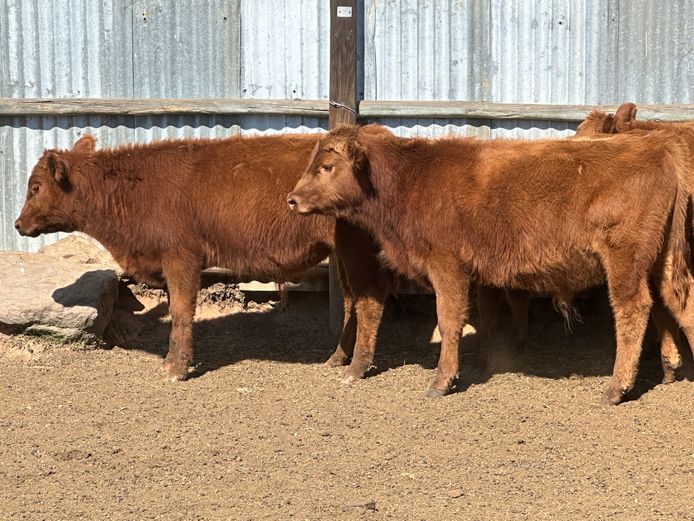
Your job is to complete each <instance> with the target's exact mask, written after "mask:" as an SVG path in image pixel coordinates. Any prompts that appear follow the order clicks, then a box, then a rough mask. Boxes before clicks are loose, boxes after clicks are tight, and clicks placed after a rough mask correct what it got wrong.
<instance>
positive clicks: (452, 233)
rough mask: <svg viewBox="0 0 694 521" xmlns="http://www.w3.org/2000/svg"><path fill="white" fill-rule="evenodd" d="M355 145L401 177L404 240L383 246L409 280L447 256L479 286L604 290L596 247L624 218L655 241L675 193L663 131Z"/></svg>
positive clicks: (671, 151)
mask: <svg viewBox="0 0 694 521" xmlns="http://www.w3.org/2000/svg"><path fill="white" fill-rule="evenodd" d="M362 137H363V141H364V142H365V144H366V146H367V150H369V149H370V150H371V154H372V155H373V153H374V152H375V151H376V150H379V152H378V154H379V161H385V163H384V164H389V163H392V164H389V166H388V168H384V169H383V170H384V171H385V170H388V169H389V168H392V169H395V170H399V172H400V174H399V176H398V178H399V184H398V187H397V190H393V194H392V195H393V196H394V200H393V201H391V204H390V205H389V207H395V205H396V202H397V203H398V205H400V204H401V205H402V207H403V208H404V209H407V211H406V212H404V213H403V215H402V216H400V217H398V221H400V222H401V223H402V226H401V232H400V237H399V238H398V241H399V240H400V239H402V240H403V242H402V246H400V245H399V244H398V241H396V240H393V241H387V239H386V241H383V242H387V243H385V244H384V251H385V253H386V254H387V255H388V257H389V258H390V259H392V264H394V266H395V267H396V268H398V269H399V270H400V271H403V272H406V273H410V274H413V273H417V272H418V271H421V270H422V269H423V268H424V266H425V265H426V263H427V262H431V260H430V259H431V253H430V252H433V251H434V250H438V249H440V248H445V249H446V250H448V251H449V253H445V252H438V253H436V255H451V256H457V257H460V258H462V260H464V261H465V264H466V265H467V266H468V267H469V269H471V270H472V272H473V273H475V274H476V275H477V276H478V278H479V279H480V280H482V281H484V282H486V283H489V284H492V285H495V286H499V287H516V288H522V289H529V290H534V291H547V292H552V293H556V292H561V291H563V290H564V289H566V288H571V289H582V287H590V286H592V285H595V284H598V283H600V282H601V279H602V277H603V274H602V273H601V270H600V264H601V263H600V259H599V257H598V253H597V252H598V250H599V249H600V244H599V242H600V241H605V240H609V237H611V236H614V237H615V238H618V237H620V233H622V229H623V228H625V227H628V226H630V225H631V224H632V222H631V221H630V219H633V220H637V221H638V222H639V223H641V224H643V225H644V226H647V227H649V228H650V229H649V230H643V237H644V239H643V240H651V241H655V243H660V241H661V240H662V237H661V233H662V226H663V222H662V219H663V218H664V217H663V216H667V214H668V211H669V208H670V207H671V205H672V199H673V197H674V193H675V191H676V190H677V187H678V185H677V182H678V181H677V177H676V176H663V175H660V173H662V171H663V164H664V162H667V160H668V158H671V156H673V155H676V156H678V160H681V159H682V157H683V150H682V145H681V143H670V142H671V141H672V140H671V138H670V137H668V136H666V135H664V134H661V133H653V135H652V136H651V137H650V138H649V139H643V138H642V137H640V136H626V135H620V136H615V137H614V138H612V139H606V140H601V141H599V142H598V141H595V142H590V141H578V140H548V141H539V142H527V141H504V140H493V141H477V140H466V139H448V140H446V139H443V140H436V141H426V140H421V141H418V140H413V141H410V142H407V141H398V140H397V139H394V138H387V139H386V138H376V137H374V138H369V136H364V135H362ZM384 141H385V143H384ZM388 150H391V151H395V153H393V152H388ZM384 151H385V152H384ZM379 188H380V189H381V196H382V197H383V195H384V194H383V187H377V190H378V189H379ZM396 199H397V201H396ZM663 209H665V210H664V211H663ZM649 212H651V213H652V215H651V214H649ZM625 216H628V217H629V218H628V219H625ZM625 221H629V222H625ZM364 225H366V223H364ZM606 238H607V239H606ZM427 259H429V260H427Z"/></svg>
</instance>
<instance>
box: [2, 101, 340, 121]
mask: <svg viewBox="0 0 694 521" xmlns="http://www.w3.org/2000/svg"><path fill="white" fill-rule="evenodd" d="M328 109H329V106H328V100H274V99H232V98H195V99H193V98H191V99H182V98H181V99H129V98H113V99H106V98H53V99H41V98H0V116H87V115H113V116H166V115H182V114H192V115H199V114H203V115H220V116H226V115H256V114H277V115H283V116H309V117H319V118H322V117H324V118H327V117H328Z"/></svg>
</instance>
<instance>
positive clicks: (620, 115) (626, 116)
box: [614, 103, 636, 123]
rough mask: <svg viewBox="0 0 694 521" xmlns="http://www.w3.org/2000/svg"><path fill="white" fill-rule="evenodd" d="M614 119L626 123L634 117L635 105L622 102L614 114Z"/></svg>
mask: <svg viewBox="0 0 694 521" xmlns="http://www.w3.org/2000/svg"><path fill="white" fill-rule="evenodd" d="M614 119H615V121H619V122H620V123H628V122H629V121H633V120H635V119H636V105H635V104H634V103H622V104H621V105H620V106H619V108H618V109H617V112H616V113H615V115H614Z"/></svg>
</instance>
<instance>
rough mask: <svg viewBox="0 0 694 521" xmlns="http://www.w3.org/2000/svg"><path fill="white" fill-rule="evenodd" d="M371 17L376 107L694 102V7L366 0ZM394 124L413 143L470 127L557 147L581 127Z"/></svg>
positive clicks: (685, 0)
mask: <svg viewBox="0 0 694 521" xmlns="http://www.w3.org/2000/svg"><path fill="white" fill-rule="evenodd" d="M365 10H366V27H365V60H366V67H365V81H364V85H365V92H364V98H365V99H369V100H398V99H402V100H427V99H435V100H477V101H497V102H507V103H561V104H595V105H600V104H619V103H621V102H623V101H625V100H630V101H635V102H637V103H692V98H693V94H694V38H693V37H692V34H694V32H693V31H694V0H676V1H670V2H662V1H659V0H638V1H626V0H513V1H508V0H506V1H503V0H491V1H490V0H466V1H463V0H459V1H457V0H404V1H398V0H385V1H384V0H366V7H365ZM386 123H387V124H388V125H389V126H391V127H394V128H398V127H400V128H398V131H399V132H400V133H402V134H410V133H412V131H413V127H415V126H417V125H420V126H424V127H428V128H427V129H426V130H427V133H428V134H431V135H436V134H441V133H446V132H458V127H459V126H460V125H461V124H462V125H463V126H464V128H463V131H464V132H465V133H467V134H473V135H479V136H482V137H499V136H506V137H509V136H510V137H533V138H534V137H547V136H554V135H560V134H567V133H571V132H570V130H568V129H573V128H574V126H573V125H567V124H557V123H556V122H555V123H552V122H546V121H525V122H522V123H519V122H517V121H480V120H476V121H460V120H451V121H447V120H437V121H435V122H434V121H432V120H430V119H427V120H416V119H414V120H413V119H400V118H390V119H388V120H386ZM432 123H435V124H436V125H441V127H439V126H435V127H432V126H431V125H432ZM422 130H423V129H421V128H415V131H416V132H417V133H421V131H422Z"/></svg>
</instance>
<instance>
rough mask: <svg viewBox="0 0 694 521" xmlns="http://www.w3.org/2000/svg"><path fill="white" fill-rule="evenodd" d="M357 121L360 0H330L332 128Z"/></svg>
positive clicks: (334, 312)
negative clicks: (358, 9) (358, 7)
mask: <svg viewBox="0 0 694 521" xmlns="http://www.w3.org/2000/svg"><path fill="white" fill-rule="evenodd" d="M356 122H357V0H330V111H329V113H328V128H330V129H332V128H334V127H335V126H337V125H340V124H345V123H351V124H355V123H356ZM329 284H330V329H331V331H333V332H335V333H339V332H340V331H342V321H343V312H344V309H343V304H342V292H341V290H340V283H339V278H338V275H337V266H336V260H335V255H334V254H333V255H331V257H330V270H329Z"/></svg>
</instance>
